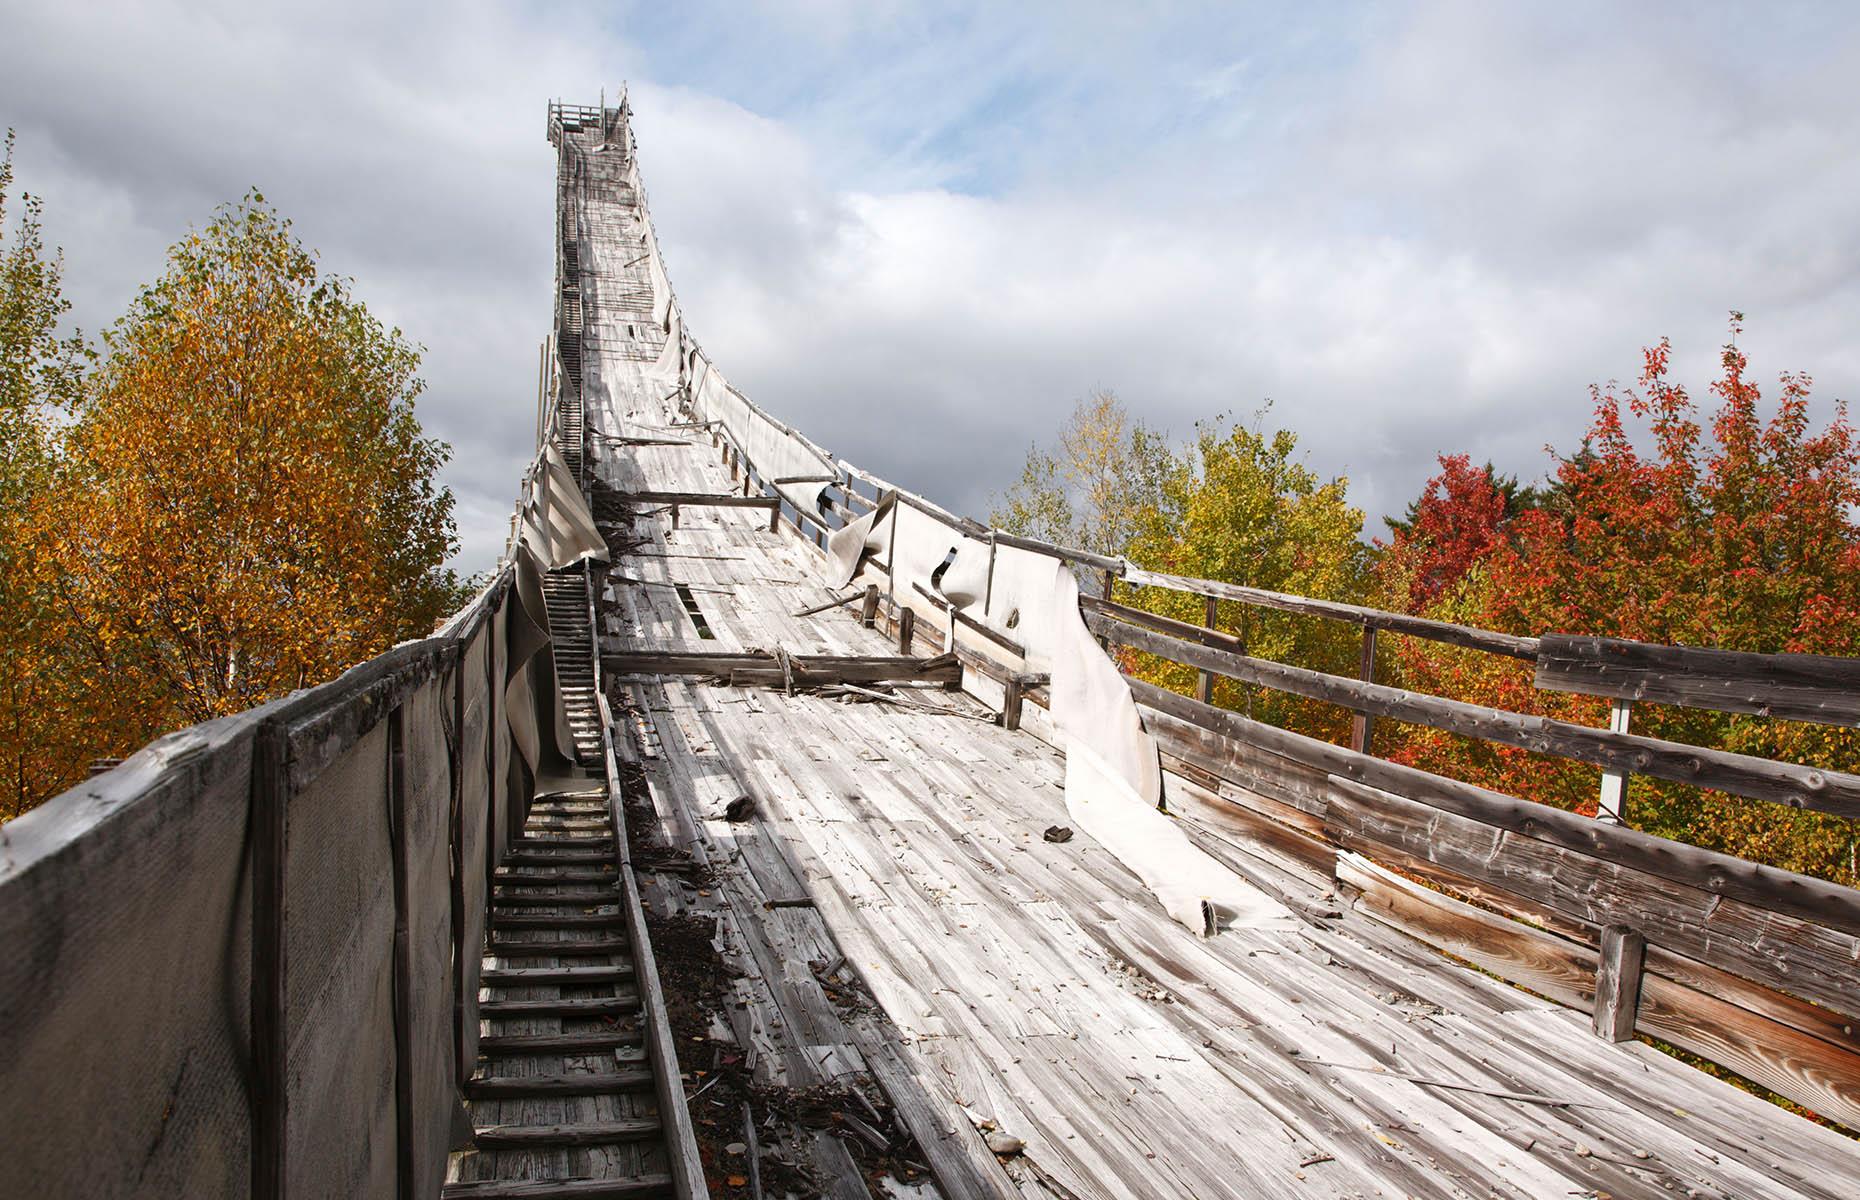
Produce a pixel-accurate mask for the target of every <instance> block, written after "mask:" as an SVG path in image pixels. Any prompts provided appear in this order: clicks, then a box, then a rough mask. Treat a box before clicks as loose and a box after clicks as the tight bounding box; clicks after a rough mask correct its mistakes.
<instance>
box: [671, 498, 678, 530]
mask: <svg viewBox="0 0 1860 1200" xmlns="http://www.w3.org/2000/svg"><path fill="white" fill-rule="evenodd" d="M672 528H673V529H676V528H678V506H677V505H676V504H674V505H672Z"/></svg>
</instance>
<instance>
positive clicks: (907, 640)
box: [872, 584, 917, 654]
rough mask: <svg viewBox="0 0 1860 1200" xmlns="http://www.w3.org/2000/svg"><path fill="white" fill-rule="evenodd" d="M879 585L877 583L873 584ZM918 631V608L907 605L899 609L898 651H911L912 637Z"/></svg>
mask: <svg viewBox="0 0 1860 1200" xmlns="http://www.w3.org/2000/svg"><path fill="white" fill-rule="evenodd" d="M872 586H873V587H877V586H878V585H877V584H873V585H872ZM916 632H917V610H916V609H914V608H912V607H911V606H910V605H908V604H907V605H905V606H904V607H903V608H901V609H899V610H898V653H899V654H909V653H910V652H911V637H912V635H914V634H915V633H916Z"/></svg>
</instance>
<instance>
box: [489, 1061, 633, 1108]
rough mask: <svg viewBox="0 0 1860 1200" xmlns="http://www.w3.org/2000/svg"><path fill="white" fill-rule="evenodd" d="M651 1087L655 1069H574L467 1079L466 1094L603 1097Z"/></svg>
mask: <svg viewBox="0 0 1860 1200" xmlns="http://www.w3.org/2000/svg"><path fill="white" fill-rule="evenodd" d="M651 1086H652V1072H651V1071H649V1070H646V1069H644V1068H640V1069H635V1070H630V1071H601V1072H593V1071H587V1072H571V1073H565V1074H552V1075H484V1076H480V1077H478V1078H476V1079H472V1080H469V1081H467V1083H466V1085H465V1094H466V1095H467V1096H469V1097H470V1098H472V1099H473V1100H508V1099H519V1098H522V1097H526V1096H600V1095H610V1094H613V1093H616V1092H637V1091H640V1090H641V1089H644V1088H650V1087H651Z"/></svg>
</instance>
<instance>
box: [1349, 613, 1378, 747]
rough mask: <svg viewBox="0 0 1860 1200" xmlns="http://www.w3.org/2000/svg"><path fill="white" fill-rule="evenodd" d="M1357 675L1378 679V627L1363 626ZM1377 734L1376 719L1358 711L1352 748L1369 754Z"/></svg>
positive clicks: (1352, 722)
mask: <svg viewBox="0 0 1860 1200" xmlns="http://www.w3.org/2000/svg"><path fill="white" fill-rule="evenodd" d="M1356 676H1357V678H1358V679H1361V680H1362V681H1363V682H1364V683H1374V682H1375V681H1376V627H1375V626H1374V625H1365V626H1363V653H1362V657H1361V659H1360V660H1359V661H1358V663H1357V671H1356ZM1375 736H1376V719H1375V718H1374V717H1372V716H1370V715H1369V714H1368V713H1357V714H1356V715H1355V716H1353V717H1351V718H1350V749H1352V750H1354V751H1356V752H1357V753H1358V754H1368V753H1369V747H1370V743H1371V742H1372V741H1373V739H1374V738H1375Z"/></svg>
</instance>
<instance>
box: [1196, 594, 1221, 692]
mask: <svg viewBox="0 0 1860 1200" xmlns="http://www.w3.org/2000/svg"><path fill="white" fill-rule="evenodd" d="M1207 601H1208V603H1207V614H1206V615H1207V619H1206V620H1205V621H1203V622H1202V624H1203V625H1204V626H1205V627H1206V628H1208V629H1215V628H1218V627H1219V624H1220V615H1221V602H1220V601H1219V600H1216V599H1215V598H1214V597H1213V596H1209V597H1207ZM1195 699H1197V700H1199V701H1201V702H1202V703H1203V704H1213V703H1214V672H1212V671H1203V672H1202V673H1201V676H1200V678H1198V679H1197V680H1196V681H1195Z"/></svg>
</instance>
